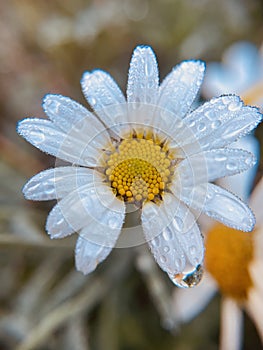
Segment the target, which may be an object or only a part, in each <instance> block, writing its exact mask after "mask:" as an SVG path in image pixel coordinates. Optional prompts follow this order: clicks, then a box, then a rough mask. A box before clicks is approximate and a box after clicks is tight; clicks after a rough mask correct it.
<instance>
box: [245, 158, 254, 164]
mask: <svg viewBox="0 0 263 350" xmlns="http://www.w3.org/2000/svg"><path fill="white" fill-rule="evenodd" d="M245 163H246V164H247V165H250V164H251V163H253V159H251V157H248V158H246V159H245Z"/></svg>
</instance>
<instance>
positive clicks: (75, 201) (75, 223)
mask: <svg viewBox="0 0 263 350" xmlns="http://www.w3.org/2000/svg"><path fill="white" fill-rule="evenodd" d="M124 213H125V205H124V203H123V202H122V201H120V200H118V199H117V198H116V197H115V196H113V195H112V191H111V189H110V188H109V187H108V186H107V185H106V184H103V183H102V182H101V183H99V182H92V183H90V184H88V185H85V186H83V187H79V188H78V189H77V190H75V191H74V192H71V193H70V194H68V195H67V196H66V197H64V198H63V199H62V200H61V201H60V202H59V203H58V204H57V205H56V206H55V207H54V208H53V209H52V210H51V212H50V214H49V216H48V218H47V224H46V229H47V232H48V233H49V234H50V236H51V238H63V237H65V236H67V235H69V234H71V233H73V232H74V231H78V230H80V229H82V228H83V227H85V226H87V225H89V224H90V223H91V222H92V221H97V222H98V223H101V224H103V225H104V226H105V230H107V228H108V227H109V229H116V228H118V229H119V230H120V229H121V227H122V223H123V220H124ZM120 222H121V226H120V227H119V224H120ZM98 239H99V236H98ZM95 243H97V244H99V241H96V242H95Z"/></svg>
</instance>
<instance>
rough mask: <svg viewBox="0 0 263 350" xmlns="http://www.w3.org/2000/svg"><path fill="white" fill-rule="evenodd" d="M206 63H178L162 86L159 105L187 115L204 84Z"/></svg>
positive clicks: (179, 114)
mask: <svg viewBox="0 0 263 350" xmlns="http://www.w3.org/2000/svg"><path fill="white" fill-rule="evenodd" d="M204 71H205V64H204V62H202V61H184V62H182V63H181V64H179V65H177V66H176V67H175V68H174V69H173V70H172V72H171V73H170V74H168V76H167V77H166V78H165V79H164V81H163V82H162V84H161V86H160V98H159V101H158V105H159V106H160V107H162V108H165V109H168V110H169V111H171V112H173V113H174V115H175V116H176V117H177V118H183V117H185V115H186V113H187V112H188V110H189V109H190V107H191V105H192V103H193V102H194V100H195V98H196V95H197V93H198V91H199V88H200V85H201V84H202V81H203V77H204Z"/></svg>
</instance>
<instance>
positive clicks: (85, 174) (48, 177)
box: [23, 166, 93, 201]
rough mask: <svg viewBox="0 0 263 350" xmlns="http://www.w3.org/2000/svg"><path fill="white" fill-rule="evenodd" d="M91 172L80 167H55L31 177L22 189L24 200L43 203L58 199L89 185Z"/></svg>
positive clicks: (91, 178)
mask: <svg viewBox="0 0 263 350" xmlns="http://www.w3.org/2000/svg"><path fill="white" fill-rule="evenodd" d="M92 180H93V171H92V170H91V169H88V168H80V167H72V166H67V167H57V168H54V169H48V170H44V171H42V172H41V173H39V174H37V175H35V176H33V177H32V178H31V179H30V180H29V181H28V182H27V183H26V184H25V186H24V187H23V194H24V196H25V197H26V199H31V200H35V201H36V200H37V201H43V200H52V199H60V198H63V197H65V196H66V195H68V194H70V193H71V192H73V191H75V190H77V189H78V188H80V187H82V186H84V185H87V184H88V183H91V182H92Z"/></svg>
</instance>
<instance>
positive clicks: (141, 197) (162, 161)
mask: <svg viewBox="0 0 263 350" xmlns="http://www.w3.org/2000/svg"><path fill="white" fill-rule="evenodd" d="M174 164H175V161H174V157H173V154H172V153H171V152H169V150H168V147H167V145H166V143H161V142H158V141H154V140H153V139H145V138H144V137H143V136H142V137H141V138H140V137H131V138H128V139H123V140H122V141H120V142H119V143H118V144H117V146H116V147H115V148H114V149H113V150H112V151H111V154H110V155H109V156H108V158H107V160H106V169H105V175H106V178H107V180H108V182H109V183H110V185H111V187H112V190H113V192H114V193H115V195H116V196H117V197H118V198H119V199H121V200H124V201H125V202H133V203H140V204H141V203H142V202H144V201H147V200H148V201H158V200H160V199H162V195H163V193H164V191H166V190H167V189H168V188H169V184H170V182H171V178H172V175H173V168H174Z"/></svg>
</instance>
